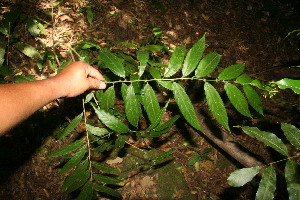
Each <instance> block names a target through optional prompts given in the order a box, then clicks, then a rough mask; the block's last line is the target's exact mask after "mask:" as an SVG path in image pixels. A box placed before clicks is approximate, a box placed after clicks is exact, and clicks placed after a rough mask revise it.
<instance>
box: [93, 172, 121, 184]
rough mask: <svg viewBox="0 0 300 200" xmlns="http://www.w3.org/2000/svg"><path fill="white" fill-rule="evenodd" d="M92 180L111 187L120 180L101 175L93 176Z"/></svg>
mask: <svg viewBox="0 0 300 200" xmlns="http://www.w3.org/2000/svg"><path fill="white" fill-rule="evenodd" d="M94 178H95V179H96V180H97V181H99V182H101V183H107V184H113V185H116V184H118V183H120V182H121V180H120V179H117V178H114V177H110V176H105V175H102V174H94Z"/></svg>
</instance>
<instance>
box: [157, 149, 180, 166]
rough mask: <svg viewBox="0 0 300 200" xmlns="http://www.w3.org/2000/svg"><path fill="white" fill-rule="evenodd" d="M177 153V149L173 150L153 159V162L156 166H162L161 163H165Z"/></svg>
mask: <svg viewBox="0 0 300 200" xmlns="http://www.w3.org/2000/svg"><path fill="white" fill-rule="evenodd" d="M175 151H176V149H171V150H169V151H166V152H163V153H161V154H159V155H158V156H155V157H153V158H151V160H152V162H153V163H154V164H155V165H156V164H160V163H161V162H163V161H164V160H166V159H167V158H169V157H170V156H171V155H172V154H173V153H174V152H175Z"/></svg>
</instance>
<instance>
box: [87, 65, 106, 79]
mask: <svg viewBox="0 0 300 200" xmlns="http://www.w3.org/2000/svg"><path fill="white" fill-rule="evenodd" d="M87 67H88V68H87V71H88V76H89V77H92V78H94V79H98V80H99V81H104V80H105V78H104V77H103V76H102V74H101V73H100V72H99V71H98V70H97V69H95V68H94V67H92V66H87Z"/></svg>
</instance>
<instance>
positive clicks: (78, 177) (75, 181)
mask: <svg viewBox="0 0 300 200" xmlns="http://www.w3.org/2000/svg"><path fill="white" fill-rule="evenodd" d="M88 165H89V162H88V160H85V161H84V162H82V163H81V164H80V165H79V166H78V167H77V168H76V170H75V171H74V172H73V173H72V174H71V175H70V176H68V177H67V178H66V179H65V181H64V183H63V185H62V189H63V190H67V191H69V192H72V191H74V190H76V189H77V188H78V187H81V186H82V185H83V184H84V182H85V181H86V180H85V179H84V177H87V175H89V171H88V170H87V168H88ZM80 183H82V185H80ZM78 185H79V186H78Z"/></svg>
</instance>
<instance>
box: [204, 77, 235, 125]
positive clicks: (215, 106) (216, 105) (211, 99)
mask: <svg viewBox="0 0 300 200" xmlns="http://www.w3.org/2000/svg"><path fill="white" fill-rule="evenodd" d="M204 91H205V96H206V99H207V103H208V107H209V109H210V111H211V112H212V114H213V116H214V117H215V118H216V120H217V121H218V122H219V123H220V124H221V125H222V126H223V127H224V128H226V129H227V130H228V131H230V129H229V125H228V116H227V112H226V109H225V106H224V103H223V101H222V99H221V97H220V95H219V93H218V91H217V90H216V89H215V88H214V87H213V86H212V85H211V84H210V83H208V82H205V84H204Z"/></svg>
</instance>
